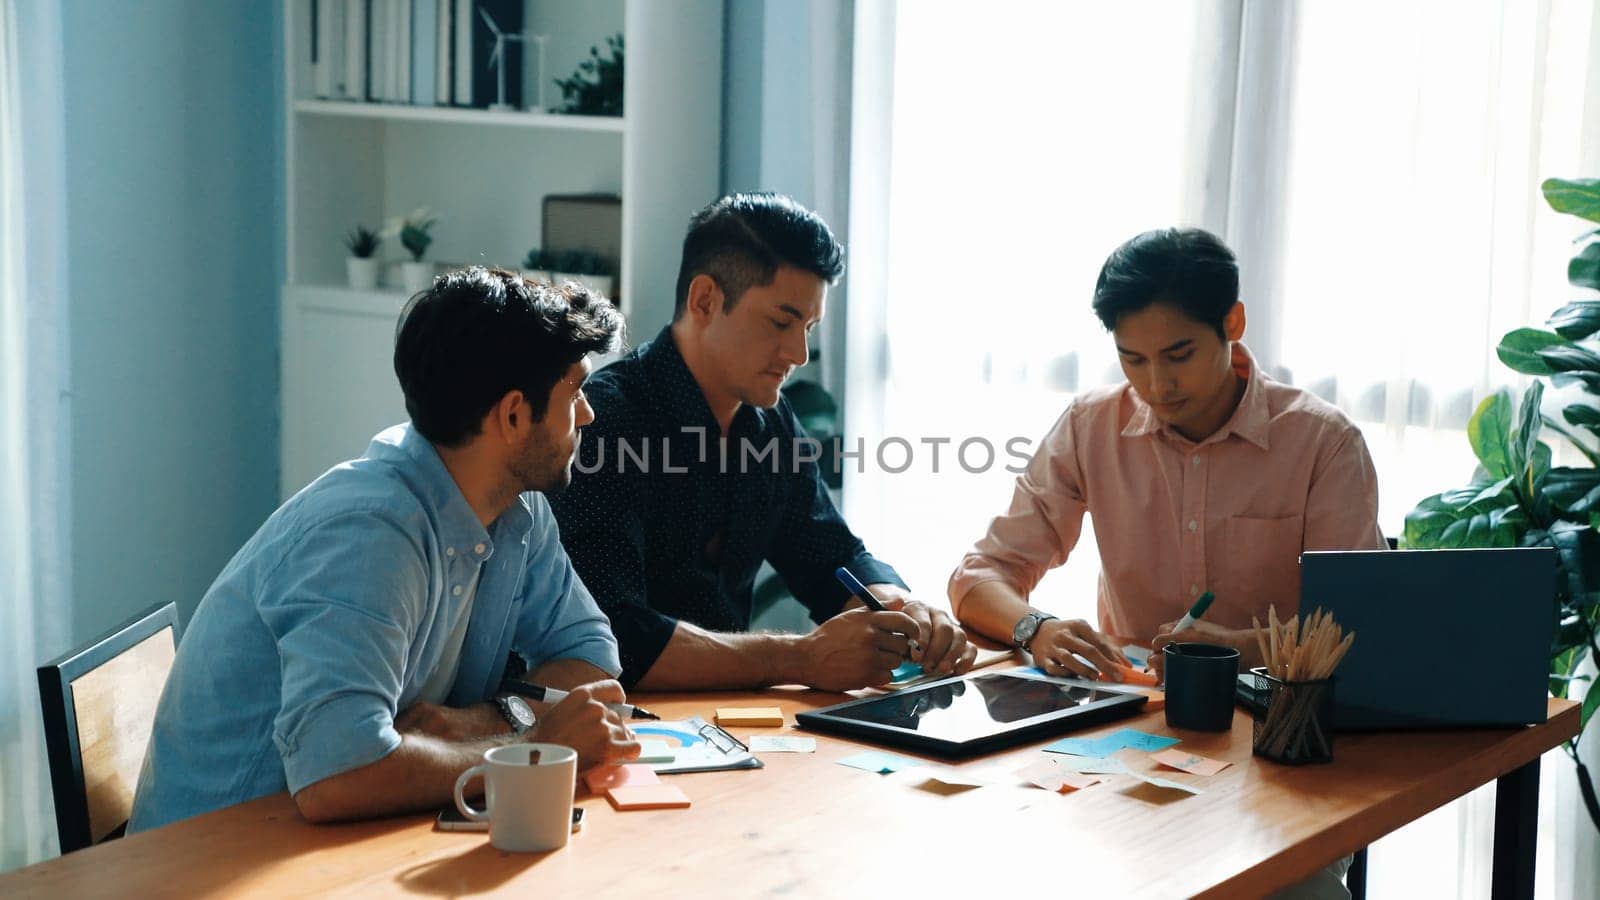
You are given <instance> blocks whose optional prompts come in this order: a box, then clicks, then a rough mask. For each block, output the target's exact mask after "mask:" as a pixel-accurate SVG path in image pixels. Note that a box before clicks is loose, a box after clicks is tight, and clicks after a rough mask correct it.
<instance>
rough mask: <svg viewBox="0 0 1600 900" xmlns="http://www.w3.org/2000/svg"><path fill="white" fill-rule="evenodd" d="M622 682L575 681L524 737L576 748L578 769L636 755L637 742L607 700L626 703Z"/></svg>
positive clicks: (624, 759)
mask: <svg viewBox="0 0 1600 900" xmlns="http://www.w3.org/2000/svg"><path fill="white" fill-rule="evenodd" d="M626 702H628V698H627V696H626V695H624V694H623V692H622V685H620V684H618V683H616V682H615V681H596V682H594V683H593V684H584V685H579V686H578V687H575V688H573V689H572V691H571V693H569V694H567V698H566V699H565V700H562V701H561V702H560V703H557V704H556V705H555V706H552V707H550V708H549V709H547V710H545V711H544V712H543V713H541V714H540V716H539V723H538V724H537V725H535V726H534V727H533V730H532V731H531V732H529V733H528V740H530V741H540V742H543V743H549V744H561V745H563V746H566V747H571V748H572V749H574V750H576V751H578V771H579V772H584V771H587V770H589V769H592V768H594V767H595V766H604V765H616V764H618V763H624V762H627V761H628V760H630V759H636V758H637V757H638V756H639V742H638V741H636V740H634V739H633V732H631V731H629V730H628V726H627V725H625V724H623V721H622V719H621V717H619V716H618V715H617V714H616V713H615V712H612V711H611V709H610V707H608V706H606V704H607V703H626Z"/></svg>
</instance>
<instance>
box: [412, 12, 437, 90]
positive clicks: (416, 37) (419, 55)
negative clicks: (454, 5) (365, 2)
mask: <svg viewBox="0 0 1600 900" xmlns="http://www.w3.org/2000/svg"><path fill="white" fill-rule="evenodd" d="M438 17H439V4H438V0H411V102H412V103H415V104H417V105H419V106H432V105H433V104H434V102H435V99H436V97H435V94H434V76H435V75H436V74H438V65H437V62H436V60H435V59H434V58H433V55H434V53H435V52H436V51H437V50H438V47H439V21H438Z"/></svg>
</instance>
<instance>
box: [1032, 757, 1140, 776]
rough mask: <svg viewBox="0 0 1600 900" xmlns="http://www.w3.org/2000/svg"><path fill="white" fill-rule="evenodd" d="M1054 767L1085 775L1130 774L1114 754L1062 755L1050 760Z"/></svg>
mask: <svg viewBox="0 0 1600 900" xmlns="http://www.w3.org/2000/svg"><path fill="white" fill-rule="evenodd" d="M1050 761H1051V762H1053V763H1055V765H1056V768H1057V769H1060V770H1061V771H1063V772H1081V773H1083V774H1085V775H1130V774H1132V773H1131V772H1130V771H1129V770H1128V767H1127V766H1126V765H1124V764H1123V762H1122V760H1120V759H1117V758H1116V757H1114V756H1107V757H1103V758H1096V757H1083V756H1063V757H1060V758H1058V759H1054V760H1050Z"/></svg>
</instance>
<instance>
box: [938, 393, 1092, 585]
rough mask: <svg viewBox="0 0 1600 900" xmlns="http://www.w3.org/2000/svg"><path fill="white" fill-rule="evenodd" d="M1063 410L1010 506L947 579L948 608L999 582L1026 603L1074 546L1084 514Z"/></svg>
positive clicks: (1069, 417) (1078, 471) (1069, 416)
mask: <svg viewBox="0 0 1600 900" xmlns="http://www.w3.org/2000/svg"><path fill="white" fill-rule="evenodd" d="M1073 410H1074V407H1068V408H1067V411H1066V413H1064V414H1063V415H1062V416H1061V418H1060V419H1059V420H1057V421H1056V424H1055V425H1054V426H1053V427H1052V428H1051V429H1050V432H1049V433H1048V434H1046V435H1045V438H1044V440H1043V441H1042V442H1041V443H1040V445H1039V450H1038V452H1036V453H1035V454H1034V455H1033V459H1032V460H1030V461H1029V463H1028V467H1027V468H1026V469H1025V470H1023V472H1022V474H1021V475H1018V476H1017V485H1016V489H1015V490H1014V491H1013V492H1012V495H1011V505H1010V507H1008V508H1007V509H1006V511H1005V513H1004V514H1002V515H1000V516H997V517H996V518H995V519H994V520H993V521H992V522H990V523H989V531H988V533H987V534H985V535H984V536H983V537H982V538H981V539H979V541H978V543H977V544H976V545H974V546H973V548H972V550H971V551H970V552H969V553H967V555H966V556H965V557H963V558H962V560H961V564H960V565H958V566H957V567H956V570H955V572H954V573H952V574H951V576H950V584H949V595H950V608H951V609H952V610H954V611H955V612H956V613H957V614H958V615H959V614H960V610H961V601H962V600H963V599H965V598H966V596H967V594H969V593H970V592H971V591H972V589H973V588H974V587H977V586H978V585H980V584H982V583H984V582H986V581H1001V582H1004V583H1006V584H1008V585H1010V586H1011V587H1013V588H1015V589H1016V591H1017V592H1018V593H1019V594H1021V595H1023V596H1024V597H1026V596H1027V595H1028V594H1030V593H1032V591H1033V589H1034V587H1035V586H1037V585H1038V584H1039V580H1040V579H1041V578H1043V577H1044V575H1045V573H1046V572H1048V571H1050V570H1051V569H1053V568H1055V567H1056V566H1059V565H1061V564H1062V563H1063V562H1065V561H1066V559H1067V554H1069V553H1071V552H1072V548H1073V547H1075V546H1077V543H1078V535H1079V534H1080V533H1081V532H1082V530H1083V514H1084V511H1085V510H1086V509H1087V508H1088V506H1087V502H1086V500H1085V498H1084V492H1083V477H1082V469H1081V467H1080V465H1079V463H1078V459H1077V454H1076V447H1075V441H1074V438H1073V434H1072V427H1073V419H1074V416H1073Z"/></svg>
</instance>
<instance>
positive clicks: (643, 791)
mask: <svg viewBox="0 0 1600 900" xmlns="http://www.w3.org/2000/svg"><path fill="white" fill-rule="evenodd" d="M606 798H607V799H608V800H610V801H611V805H612V806H615V807H616V808H617V809H623V810H626V809H682V808H684V807H686V806H688V805H689V797H688V796H687V795H686V794H684V792H683V791H680V790H678V789H677V788H675V787H673V786H672V785H670V784H661V783H656V784H637V785H632V784H630V785H623V786H622V787H614V788H612V789H611V790H609V791H606Z"/></svg>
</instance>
